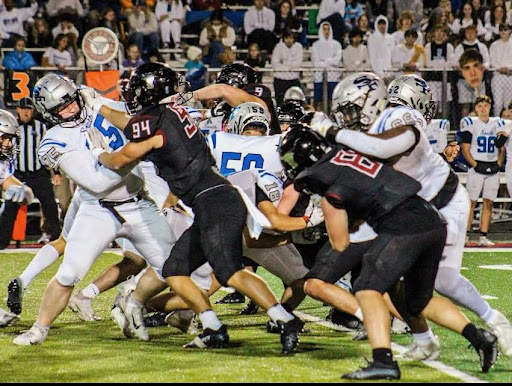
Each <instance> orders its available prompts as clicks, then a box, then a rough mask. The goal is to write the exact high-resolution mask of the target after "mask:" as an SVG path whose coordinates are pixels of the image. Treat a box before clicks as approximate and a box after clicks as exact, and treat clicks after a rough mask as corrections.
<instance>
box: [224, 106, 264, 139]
mask: <svg viewBox="0 0 512 386" xmlns="http://www.w3.org/2000/svg"><path fill="white" fill-rule="evenodd" d="M245 130H258V131H261V132H262V133H264V134H263V135H268V133H269V130H270V114H269V113H268V111H267V110H266V109H265V108H264V107H263V106H262V105H260V104H259V103H256V102H246V103H242V104H241V105H239V106H237V107H235V108H234V109H233V110H232V111H231V115H230V116H229V122H228V129H227V131H228V133H232V134H239V135H242V134H243V133H244V131H245Z"/></svg>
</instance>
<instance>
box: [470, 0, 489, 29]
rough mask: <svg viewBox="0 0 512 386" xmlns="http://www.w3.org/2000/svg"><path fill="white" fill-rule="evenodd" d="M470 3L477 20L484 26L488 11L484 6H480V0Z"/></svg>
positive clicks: (473, 0) (472, 0)
mask: <svg viewBox="0 0 512 386" xmlns="http://www.w3.org/2000/svg"><path fill="white" fill-rule="evenodd" d="M471 3H472V4H473V8H474V10H475V12H476V15H477V16H478V19H480V21H481V22H482V24H485V14H486V13H487V11H488V8H487V7H486V6H485V5H482V1H481V0H471Z"/></svg>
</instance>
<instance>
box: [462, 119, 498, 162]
mask: <svg viewBox="0 0 512 386" xmlns="http://www.w3.org/2000/svg"><path fill="white" fill-rule="evenodd" d="M504 126H505V121H504V120H503V119H501V118H496V117H491V118H489V121H488V122H487V123H486V122H483V121H482V120H480V119H479V118H478V117H465V118H462V120H461V121H460V131H461V138H462V142H464V143H470V144H471V147H470V153H471V156H472V157H473V158H474V159H475V161H481V162H495V161H497V160H498V150H497V149H496V146H494V140H495V139H496V134H497V133H498V132H499V131H500V130H502V128H503V127H504Z"/></svg>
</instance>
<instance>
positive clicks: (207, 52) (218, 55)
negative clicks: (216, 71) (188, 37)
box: [199, 10, 236, 68]
mask: <svg viewBox="0 0 512 386" xmlns="http://www.w3.org/2000/svg"><path fill="white" fill-rule="evenodd" d="M235 41H236V34H235V30H234V29H233V27H232V26H231V22H230V21H229V20H227V19H225V18H224V13H223V11H222V10H218V11H213V12H212V14H211V16H210V20H208V21H207V22H206V23H205V25H204V27H203V29H202V31H201V35H200V36H199V45H200V46H201V48H202V49H203V58H204V59H203V61H204V63H205V64H209V65H210V67H214V68H220V67H222V65H224V64H228V63H230V62H233V60H234V53H233V51H232V46H233V44H235Z"/></svg>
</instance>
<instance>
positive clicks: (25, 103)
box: [19, 97, 34, 109]
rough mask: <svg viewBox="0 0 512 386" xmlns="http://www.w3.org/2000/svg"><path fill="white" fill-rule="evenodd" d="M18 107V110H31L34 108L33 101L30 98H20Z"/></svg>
mask: <svg viewBox="0 0 512 386" xmlns="http://www.w3.org/2000/svg"><path fill="white" fill-rule="evenodd" d="M19 107H20V108H31V109H33V108H34V101H33V100H32V98H30V97H27V98H22V99H20V103H19Z"/></svg>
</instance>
